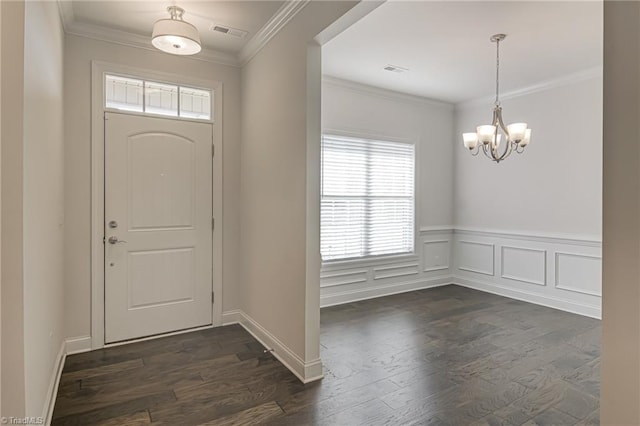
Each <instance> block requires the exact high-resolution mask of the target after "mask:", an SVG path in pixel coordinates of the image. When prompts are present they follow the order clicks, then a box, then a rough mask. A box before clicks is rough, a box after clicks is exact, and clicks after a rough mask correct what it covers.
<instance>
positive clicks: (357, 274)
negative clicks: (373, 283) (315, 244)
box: [320, 269, 368, 288]
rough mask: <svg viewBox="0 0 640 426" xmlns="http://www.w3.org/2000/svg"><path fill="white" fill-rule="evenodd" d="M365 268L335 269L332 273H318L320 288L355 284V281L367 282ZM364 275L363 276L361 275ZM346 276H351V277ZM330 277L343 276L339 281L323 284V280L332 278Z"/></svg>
mask: <svg viewBox="0 0 640 426" xmlns="http://www.w3.org/2000/svg"><path fill="white" fill-rule="evenodd" d="M367 273H368V270H367V269H356V270H342V271H336V272H335V273H332V274H324V275H323V274H320V288H328V287H338V286H343V285H350V284H357V283H365V282H367ZM363 275H364V276H363ZM346 277H352V278H351V279H349V278H346ZM332 278H343V279H342V280H340V281H336V282H332V283H329V284H323V283H322V281H323V280H327V279H332Z"/></svg>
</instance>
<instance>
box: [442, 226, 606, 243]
mask: <svg viewBox="0 0 640 426" xmlns="http://www.w3.org/2000/svg"><path fill="white" fill-rule="evenodd" d="M453 233H454V234H458V235H479V236H483V237H491V238H510V239H516V240H528V241H537V242H542V243H555V244H569V245H578V246H588V247H600V246H601V244H602V238H601V237H599V236H597V235H581V234H561V233H549V232H533V231H500V230H495V229H484V228H466V227H454V228H453Z"/></svg>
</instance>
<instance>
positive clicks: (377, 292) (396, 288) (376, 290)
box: [320, 275, 451, 308]
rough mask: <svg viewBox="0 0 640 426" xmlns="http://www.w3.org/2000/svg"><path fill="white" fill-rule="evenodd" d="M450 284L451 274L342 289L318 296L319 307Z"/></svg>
mask: <svg viewBox="0 0 640 426" xmlns="http://www.w3.org/2000/svg"><path fill="white" fill-rule="evenodd" d="M448 284H451V276H449V275H447V276H444V277H436V278H429V279H421V280H416V281H409V282H403V283H399V284H389V285H382V286H376V287H371V288H362V289H358V290H351V291H343V292H341V293H333V294H326V295H323V296H321V297H320V307H321V308H326V307H329V306H335V305H342V304H344V303H352V302H358V301H360V300H367V299H375V298H377V297H383V296H391V295H393V294H400V293H406V292H409V291H415V290H423V289H426V288H432V287H440V286H443V285H448Z"/></svg>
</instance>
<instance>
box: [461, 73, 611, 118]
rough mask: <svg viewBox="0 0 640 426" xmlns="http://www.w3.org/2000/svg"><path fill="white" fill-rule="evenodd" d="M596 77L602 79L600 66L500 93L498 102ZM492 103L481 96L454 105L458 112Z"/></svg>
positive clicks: (487, 97)
mask: <svg viewBox="0 0 640 426" xmlns="http://www.w3.org/2000/svg"><path fill="white" fill-rule="evenodd" d="M597 77H602V66H599V67H593V68H588V69H586V70H582V71H578V72H575V73H572V74H567V75H565V76H562V77H559V78H553V79H549V80H545V81H542V82H540V83H536V84H532V85H531V86H526V87H522V88H520V89H516V90H512V91H509V92H505V93H501V94H500V100H506V99H513V98H517V97H520V96H526V95H531V94H533V93H538V92H543V91H545V90H550V89H555V88H558V87H562V86H567V85H570V84H574V83H579V82H582V81H586V80H590V79H592V78H597ZM493 101H494V95H490V96H482V97H480V98H475V99H470V100H467V101H463V102H459V103H457V104H456V105H455V107H456V109H457V110H460V109H465V108H471V107H476V106H480V105H487V104H493Z"/></svg>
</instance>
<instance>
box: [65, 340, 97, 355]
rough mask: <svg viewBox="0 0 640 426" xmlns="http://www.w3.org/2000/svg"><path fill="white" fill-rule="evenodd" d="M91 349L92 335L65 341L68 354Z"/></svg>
mask: <svg viewBox="0 0 640 426" xmlns="http://www.w3.org/2000/svg"><path fill="white" fill-rule="evenodd" d="M90 350H91V336H81V337H73V338H69V339H67V340H66V341H65V351H66V353H67V355H73V354H79V353H82V352H89V351H90Z"/></svg>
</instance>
